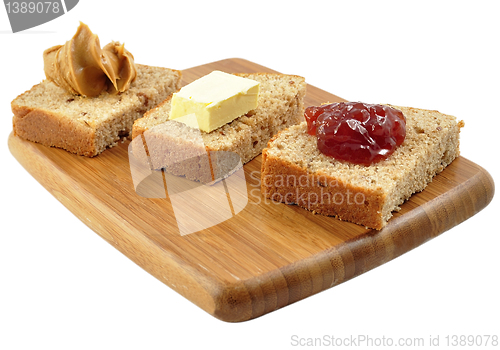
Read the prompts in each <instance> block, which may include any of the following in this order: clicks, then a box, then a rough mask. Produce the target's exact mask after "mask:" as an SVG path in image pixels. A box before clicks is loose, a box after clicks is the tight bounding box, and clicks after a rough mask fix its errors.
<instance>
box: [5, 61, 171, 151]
mask: <svg viewBox="0 0 500 350" xmlns="http://www.w3.org/2000/svg"><path fill="white" fill-rule="evenodd" d="M136 68H137V77H136V79H135V80H134V81H133V82H132V83H131V85H130V88H129V89H128V90H127V91H125V92H123V93H120V94H109V93H106V92H105V93H102V94H101V95H99V96H97V97H83V96H78V95H73V94H71V93H69V92H67V91H66V90H64V89H62V88H60V87H58V86H56V85H55V84H54V83H52V82H51V81H49V80H44V81H43V82H41V83H40V84H38V85H35V86H33V87H32V88H31V90H29V91H27V92H25V93H23V94H21V95H20V96H18V97H17V98H16V99H14V101H12V104H11V107H12V111H13V113H14V118H13V129H14V134H15V135H17V136H20V137H22V138H24V139H27V140H30V141H34V142H38V143H41V144H43V145H46V146H52V147H58V148H63V149H65V150H67V151H69V152H72V153H75V154H78V155H83V156H87V157H93V156H96V155H98V154H99V153H101V152H102V151H104V150H105V149H106V148H108V147H112V146H114V145H116V144H117V142H118V141H119V140H120V139H122V138H123V137H126V136H129V134H130V133H131V131H132V125H133V123H134V121H135V120H136V119H138V118H140V117H142V116H143V115H144V113H145V112H147V111H148V110H150V109H151V108H152V107H155V106H156V105H158V104H159V103H160V102H162V101H163V100H165V99H166V98H167V97H168V96H169V95H171V94H172V93H173V92H175V91H177V90H178V89H179V88H180V81H181V72H180V71H178V70H173V69H168V68H162V67H152V66H146V65H140V64H136Z"/></svg>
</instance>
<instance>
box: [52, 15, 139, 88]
mask: <svg viewBox="0 0 500 350" xmlns="http://www.w3.org/2000/svg"><path fill="white" fill-rule="evenodd" d="M43 61H44V70H45V76H46V77H47V79H49V80H51V81H53V82H54V83H55V84H56V85H58V86H60V87H61V88H63V89H65V90H67V91H69V92H71V93H73V94H76V95H83V96H89V97H94V96H98V95H100V94H101V93H102V92H103V91H108V92H109V93H118V92H123V91H125V90H127V89H128V88H129V86H130V83H131V82H132V81H134V79H135V77H136V76H137V71H136V68H135V65H134V56H133V55H132V54H131V53H130V52H129V51H127V50H126V49H125V46H124V44H120V43H118V42H114V41H113V42H111V43H109V44H107V45H106V46H104V48H102V49H101V46H100V43H99V38H98V36H97V35H96V34H93V33H92V32H91V31H90V29H89V27H88V26H87V25H86V24H84V23H82V22H80V26H79V27H78V30H77V31H76V34H75V35H74V36H73V38H72V39H71V40H69V41H67V42H66V43H65V44H64V45H57V46H54V47H51V48H49V49H47V50H45V51H44V53H43Z"/></svg>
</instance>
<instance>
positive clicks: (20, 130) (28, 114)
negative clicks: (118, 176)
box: [12, 108, 98, 157]
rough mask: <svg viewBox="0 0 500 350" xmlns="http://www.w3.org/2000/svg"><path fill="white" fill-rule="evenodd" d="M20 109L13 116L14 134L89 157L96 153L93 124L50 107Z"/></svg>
mask: <svg viewBox="0 0 500 350" xmlns="http://www.w3.org/2000/svg"><path fill="white" fill-rule="evenodd" d="M20 112H21V113H20V114H18V115H16V114H15V115H14V117H13V119H12V123H13V129H14V135H16V136H19V137H22V138H24V139H26V140H29V141H33V142H38V143H41V144H43V145H45V146H49V147H58V148H62V149H65V150H66V151H69V152H71V153H76V154H79V155H83V156H87V157H93V156H95V155H97V153H98V149H97V147H96V145H95V130H94V129H93V128H91V127H90V126H86V125H85V124H82V123H80V122H76V121H72V120H70V119H61V118H60V117H59V115H57V114H54V113H52V112H51V111H47V110H41V109H29V108H22V109H21V111H20Z"/></svg>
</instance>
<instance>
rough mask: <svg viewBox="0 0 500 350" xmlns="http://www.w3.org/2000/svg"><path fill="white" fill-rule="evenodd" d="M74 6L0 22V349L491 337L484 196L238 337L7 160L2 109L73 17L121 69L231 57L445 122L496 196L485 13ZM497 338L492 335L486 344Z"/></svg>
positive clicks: (213, 4) (491, 9)
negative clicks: (463, 216) (453, 218)
mask: <svg viewBox="0 0 500 350" xmlns="http://www.w3.org/2000/svg"><path fill="white" fill-rule="evenodd" d="M126 4H127V3H126V2H122V1H119V2H118V1H108V0H107V1H103V0H101V1H95V0H81V1H80V3H79V4H78V5H77V6H76V7H75V8H74V9H73V10H72V11H70V12H68V14H66V15H64V16H62V17H60V18H58V19H56V20H53V21H52V22H49V23H46V24H44V25H41V26H38V27H36V28H33V29H31V30H28V31H25V32H21V33H17V34H12V33H10V26H9V24H8V21H7V16H6V12H5V10H4V9H3V8H0V41H1V53H0V60H1V65H0V71H1V75H0V89H1V91H0V115H1V119H0V120H1V127H0V133H1V134H0V140H3V141H2V142H1V147H0V152H1V161H2V165H1V169H2V171H1V181H2V196H1V198H2V210H1V211H0V212H1V218H2V220H1V223H2V228H1V233H0V349H8V350H12V349H51V350H56V349H123V350H124V349H185V348H186V349H190V348H201V347H205V346H217V348H218V349H235V348H236V349H255V348H263V349H271V348H276V349H278V348H279V349H287V348H296V346H295V347H294V346H293V344H294V343H293V342H292V336H293V335H296V336H298V337H302V338H306V337H323V336H324V335H333V336H335V337H349V336H351V335H353V336H357V335H360V334H361V335H367V336H370V337H373V338H376V337H382V336H385V337H391V338H393V339H397V338H400V337H411V338H413V337H423V338H424V339H425V340H426V342H427V341H428V338H429V336H431V335H432V336H437V335H439V336H440V345H441V346H444V345H445V338H444V337H445V336H446V335H453V334H457V335H462V334H464V335H483V334H496V335H500V331H499V330H500V327H499V325H500V321H499V312H500V308H499V295H500V289H499V285H500V283H499V273H498V268H499V262H500V260H499V256H500V253H499V246H500V235H499V233H500V232H499V231H500V230H499V224H498V213H499V207H500V205H499V200H498V198H494V199H493V201H492V203H491V204H490V205H489V206H488V207H487V208H486V209H484V210H483V211H482V212H480V213H479V214H477V215H476V216H474V217H472V218H471V219H469V220H467V221H466V222H464V223H462V224H460V225H459V226H457V227H455V228H453V229H451V230H449V231H448V232H445V233H444V234H442V235H441V236H439V237H438V238H436V239H434V240H432V241H430V242H428V243H426V244H424V245H423V246H421V247H419V248H417V249H415V250H413V251H411V252H409V253H407V254H405V255H403V256H402V257H399V258H397V259H395V260H393V261H391V262H389V263H387V264H385V265H383V266H381V267H379V268H377V269H375V270H372V271H370V272H368V273H366V274H364V275H362V276H360V277H357V278H355V279H353V280H351V281H348V282H346V283H344V284H342V285H340V286H337V287H334V288H332V289H329V290H327V291H325V292H322V293H320V294H318V295H315V296H312V297H310V298H308V299H306V300H302V301H300V302H297V303H295V304H293V305H290V306H287V307H285V308H283V309H281V310H278V311H275V312H273V313H270V314H267V315H265V316H263V317H260V318H258V319H255V320H251V321H248V322H244V323H235V324H233V323H225V322H222V321H219V320H217V319H215V318H213V317H212V316H210V315H208V314H207V313H205V312H204V311H203V310H201V309H199V308H198V307H197V306H195V305H194V304H192V303H191V302H189V301H187V300H186V299H184V298H183V297H181V296H180V295H178V294H177V293H175V292H174V291H172V290H171V289H170V288H168V287H167V286H165V285H164V284H162V283H161V282H159V281H158V280H156V279H155V278H153V277H152V276H150V275H149V274H148V273H146V272H144V271H143V270H142V269H141V268H140V267H138V266H136V265H135V264H134V263H132V262H131V261H130V260H128V259H127V258H126V257H125V256H123V255H122V254H121V253H119V252H118V251H117V250H115V249H114V248H113V247H112V246H111V245H109V244H108V243H106V242H105V241H104V240H103V239H101V238H100V237H99V236H98V235H97V234H95V233H94V232H93V231H91V230H90V229H89V228H88V227H87V226H85V225H84V224H83V223H82V222H80V221H79V220H78V219H77V218H76V217H75V216H74V215H73V214H71V212H69V211H68V210H67V209H66V208H65V207H63V206H62V205H61V204H60V203H59V202H58V201H57V200H56V199H55V198H54V197H52V195H50V194H49V193H48V192H47V191H46V190H45V189H44V188H43V187H42V186H41V185H40V184H38V183H37V181H36V180H34V179H33V178H32V177H31V176H30V175H29V174H28V173H27V172H26V171H25V170H24V169H23V168H22V167H21V166H20V165H19V163H17V161H16V160H15V159H14V157H13V156H12V155H11V154H10V152H9V150H8V147H7V138H8V135H9V134H10V132H11V130H12V121H11V120H12V113H11V110H10V102H11V100H12V99H14V98H15V97H16V96H17V95H18V94H20V93H22V92H24V91H25V90H27V89H29V88H30V87H31V86H32V85H34V84H36V83H38V82H40V81H41V80H42V79H44V73H43V61H42V52H43V50H44V49H46V48H48V47H50V46H53V45H56V44H62V43H64V42H65V41H66V40H69V39H70V38H71V36H72V35H73V34H74V32H75V31H76V28H77V27H78V22H79V21H80V20H81V21H83V22H85V23H87V24H88V25H89V26H90V28H91V30H92V31H93V32H95V33H97V34H98V35H99V36H100V39H101V43H103V44H105V43H107V42H109V41H111V40H119V41H123V42H125V44H126V47H127V49H128V50H130V51H131V52H132V53H133V54H134V56H135V58H136V62H138V63H144V64H149V65H158V66H164V67H169V68H176V69H185V68H190V67H193V66H197V65H201V64H204V63H208V62H212V61H216V60H219V59H225V58H231V57H241V58H245V59H248V60H251V61H253V62H256V63H259V64H261V65H264V66H267V67H269V68H272V69H275V70H278V71H280V72H283V73H290V74H298V75H302V76H304V77H306V80H307V82H308V83H309V84H312V85H315V86H317V87H319V88H321V89H323V90H326V91H328V92H331V93H334V94H336V95H338V96H341V97H344V98H346V99H349V100H358V101H364V102H370V103H391V104H396V105H407V106H413V107H421V108H428V109H437V110H439V111H441V112H443V113H447V114H453V115H455V116H457V117H458V118H460V119H463V120H464V121H465V124H466V127H465V128H464V129H463V131H462V134H461V153H462V155H463V156H464V157H466V158H468V159H470V160H472V161H473V162H475V163H477V164H479V165H481V166H483V167H484V168H486V169H487V170H488V171H489V172H490V174H491V175H492V176H493V178H494V179H495V180H496V182H497V183H500V169H499V166H498V159H499V153H498V152H499V141H500V129H499V128H500V123H499V119H500V104H499V97H500V88H499V82H500V70H499V62H500V54H499V44H500V42H499V41H500V40H499V36H500V21H499V20H498V14H499V13H500V11H499V10H500V6H499V5H498V4H499V3H498V2H495V1H476V2H461V1H432V2H430V1H419V2H414V3H413V5H410V2H403V1H399V2H396V1H392V2H388V1H380V2H375V1H370V2H369V1H349V2H348V1H345V2H339V1H322V2H320V1H286V2H285V1H282V2H277V1H276V2H274V1H270V0H267V1H259V0H250V1H247V2H238V1H180V0H177V1H174V0H168V1H161V2H160V1H146V0H143V1H139V2H135V3H134V2H130V3H128V4H127V5H126ZM495 332H496V333H495Z"/></svg>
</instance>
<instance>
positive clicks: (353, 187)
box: [261, 106, 464, 230]
mask: <svg viewBox="0 0 500 350" xmlns="http://www.w3.org/2000/svg"><path fill="white" fill-rule="evenodd" d="M392 107H394V108H397V109H399V110H401V111H402V112H403V114H404V116H405V117H406V138H405V140H404V142H403V143H402V144H401V145H400V146H399V147H398V148H397V149H396V150H395V151H394V153H393V154H392V155H390V156H389V157H388V158H387V159H385V160H382V161H380V162H378V163H374V164H371V165H369V166H365V165H358V164H353V163H350V162H347V161H339V160H336V159H334V158H332V157H329V156H326V155H324V154H323V153H321V152H320V151H319V150H318V147H317V139H316V136H314V135H310V134H308V133H307V124H306V122H303V123H301V124H299V125H295V126H292V127H289V128H287V129H286V130H283V131H281V132H280V133H279V134H277V135H276V136H274V137H273V138H272V139H271V140H270V141H269V143H268V145H267V148H265V149H264V150H263V152H262V171H261V191H262V193H263V195H264V196H265V197H266V198H269V199H272V200H274V201H279V202H284V203H286V204H297V205H299V206H301V207H303V208H305V209H307V210H309V211H311V212H312V213H317V214H323V215H328V216H334V217H337V218H338V219H340V220H345V221H350V222H353V223H356V224H360V225H363V226H366V227H367V228H372V229H376V230H380V229H382V228H383V227H384V226H385V225H386V224H387V221H388V220H389V219H390V218H391V216H392V213H393V212H394V211H397V210H399V206H400V205H401V204H402V203H403V202H404V201H405V200H407V199H408V198H409V197H410V196H411V195H412V194H413V193H415V192H419V191H422V190H423V189H424V188H425V187H426V186H427V185H428V184H429V183H430V182H431V181H432V178H433V177H434V176H435V175H436V174H438V173H440V172H441V171H443V169H444V168H445V167H446V166H447V165H448V164H450V163H451V162H452V161H453V160H454V159H455V158H456V157H457V156H458V155H459V134H460V128H461V127H463V126H464V123H463V121H457V120H456V118H455V117H453V116H450V115H446V114H442V113H439V112H437V111H431V110H424V109H417V108H410V107H397V106H392Z"/></svg>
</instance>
